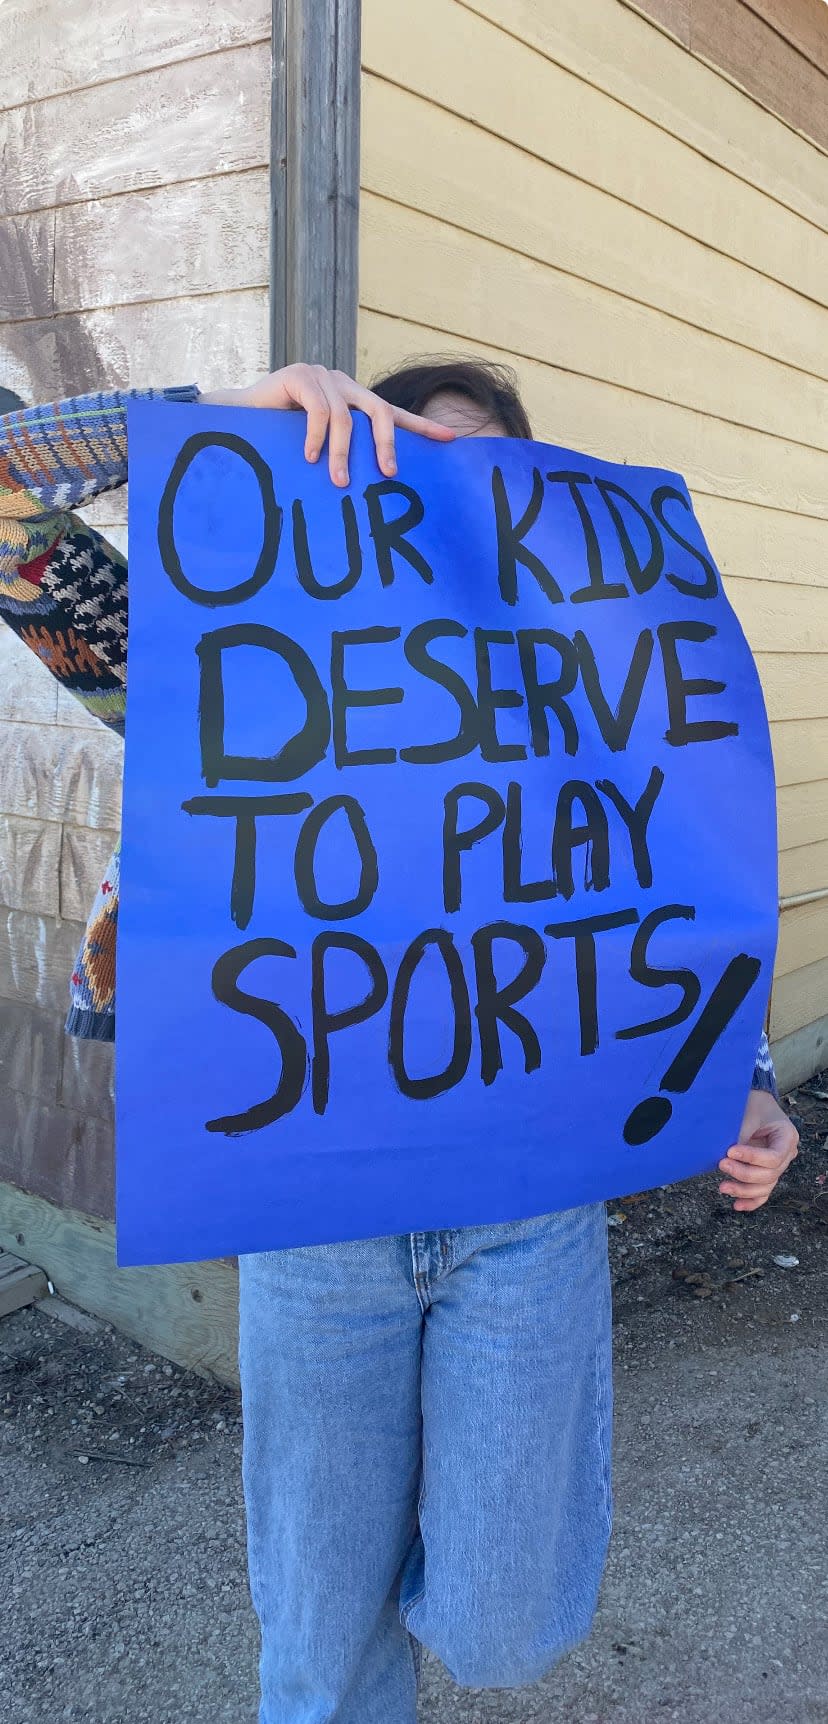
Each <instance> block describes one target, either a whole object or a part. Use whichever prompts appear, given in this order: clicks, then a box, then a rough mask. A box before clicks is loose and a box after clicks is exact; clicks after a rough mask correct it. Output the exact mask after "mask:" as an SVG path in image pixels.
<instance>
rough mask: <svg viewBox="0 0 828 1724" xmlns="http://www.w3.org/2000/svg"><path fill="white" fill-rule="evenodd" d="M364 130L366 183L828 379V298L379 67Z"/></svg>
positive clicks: (368, 94) (367, 92)
mask: <svg viewBox="0 0 828 1724" xmlns="http://www.w3.org/2000/svg"><path fill="white" fill-rule="evenodd" d="M362 134H363V149H362V184H363V187H364V188H365V189H366V190H367V191H370V192H374V193H378V194H380V195H381V196H383V197H386V198H390V199H391V200H392V201H395V202H398V203H401V204H409V205H411V204H413V205H415V206H416V208H417V209H420V210H423V211H424V212H425V213H426V214H428V215H431V216H435V217H437V218H439V219H440V220H442V221H447V222H449V223H454V224H456V225H457V226H458V227H460V228H463V229H468V230H469V231H471V232H473V233H475V234H478V235H480V236H481V237H483V238H487V239H491V240H494V241H496V243H497V244H498V245H502V246H506V247H507V248H509V249H511V250H513V251H515V252H517V253H522V254H523V255H525V256H528V257H532V258H535V259H537V260H538V261H539V262H541V263H547V264H551V265H553V266H554V267H555V268H558V269H561V270H564V271H565V272H567V273H568V274H571V275H576V276H580V277H582V278H583V279H584V280H586V281H591V282H594V283H596V284H597V285H598V286H602V287H606V288H609V289H610V290H611V291H613V292H615V293H618V294H624V295H626V296H627V297H629V298H631V299H635V300H638V301H639V302H640V303H641V304H645V305H651V306H655V307H657V308H658V309H659V310H661V311H665V312H668V313H669V314H670V315H671V316H673V317H677V318H680V319H683V320H684V321H685V322H687V323H690V324H692V325H694V326H695V327H696V328H699V329H705V330H708V331H710V332H711V333H712V334H714V335H719V336H723V337H725V338H726V339H729V340H733V341H738V342H741V343H742V344H743V345H745V346H747V347H751V348H754V349H755V350H756V351H757V352H759V353H765V354H770V355H771V356H772V357H773V358H775V359H778V360H784V361H786V362H789V363H790V364H792V365H796V366H799V367H801V368H802V369H804V370H805V371H807V372H812V373H814V374H815V375H820V376H823V377H825V376H828V311H826V310H825V309H824V307H822V306H819V305H815V304H813V302H812V301H810V300H806V299H803V298H802V296H801V295H800V294H795V293H794V292H793V291H792V290H791V289H790V288H787V287H783V286H781V285H780V283H779V282H776V281H771V280H770V279H769V278H768V277H767V276H763V275H758V274H757V273H756V272H755V271H752V272H750V273H748V272H747V271H746V270H745V266H744V265H743V264H741V263H737V262H735V261H734V260H733V259H732V258H729V257H726V256H725V255H724V253H722V252H721V251H714V250H712V249H711V247H710V246H707V245H702V244H701V243H700V242H699V241H698V240H695V239H692V238H690V237H688V235H686V234H683V233H680V232H678V230H677V229H676V228H673V227H668V226H667V225H666V224H665V223H664V222H663V221H659V220H657V219H656V217H655V216H652V215H649V214H647V213H646V212H645V211H642V210H637V209H634V208H632V207H631V206H630V205H629V204H628V203H622V202H621V201H620V199H618V198H615V197H611V196H610V195H609V193H607V192H605V191H602V190H600V189H599V188H596V187H594V186H590V185H586V184H585V183H584V182H583V181H582V180H576V179H574V178H573V176H572V175H571V174H568V173H563V172H561V170H560V169H559V168H557V167H555V166H554V165H552V164H551V163H548V162H545V161H541V160H540V159H539V157H537V156H535V155H530V154H528V153H527V151H526V150H522V149H519V148H517V147H516V146H515V145H513V144H511V143H509V142H508V141H507V140H504V139H503V138H499V137H495V136H494V135H493V134H492V133H491V132H487V131H484V130H483V129H482V128H481V127H480V126H475V125H472V124H471V123H470V122H469V121H468V120H464V119H461V118H459V117H458V116H457V115H456V114H450V113H447V112H446V110H445V109H444V108H440V107H436V106H435V105H434V103H432V102H428V101H426V100H425V99H424V98H422V97H420V96H416V95H412V94H411V93H410V92H409V91H407V90H401V89H399V88H398V86H397V85H396V84H392V83H390V82H386V81H385V80H384V79H382V78H376V77H373V76H371V75H370V74H369V75H366V77H365V78H364V80H363V97H362ZM506 187H508V195H505V188H506ZM59 225H60V224H58V232H59ZM58 249H59V240H58ZM119 263H120V259H117V260H112V261H111V262H110V264H109V268H110V269H111V270H115V269H116V267H118V265H119ZM124 297H126V296H124Z"/></svg>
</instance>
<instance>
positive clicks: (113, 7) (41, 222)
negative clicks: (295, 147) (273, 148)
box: [0, 0, 270, 1216]
mask: <svg viewBox="0 0 828 1724" xmlns="http://www.w3.org/2000/svg"><path fill="white" fill-rule="evenodd" d="M2 36H3V52H2V55H0V153H2V155H3V163H4V172H3V180H2V189H0V384H3V385H5V386H6V387H7V388H11V389H16V390H17V391H18V393H19V394H20V395H22V396H23V397H24V399H26V400H30V401H35V400H50V399H54V398H55V397H57V396H60V395H62V394H64V395H65V394H70V393H72V392H75V391H80V390H83V389H99V388H107V387H125V386H130V385H131V386H142V385H147V384H166V383H186V382H191V381H195V382H198V383H200V384H201V385H202V386H203V387H205V388H207V387H209V386H210V385H211V384H221V383H235V382H239V381H242V380H243V379H245V378H250V377H253V376H255V375H257V373H259V372H260V371H261V370H263V369H264V368H265V366H266V360H267V345H268V343H267V281H268V197H269V191H268V182H269V175H268V149H269V139H268V121H269V82H270V5H269V0H160V3H159V4H157V5H153V6H151V7H144V8H141V7H139V6H135V5H134V4H132V3H131V0H130V3H128V0H90V3H89V4H88V5H83V6H66V5H65V4H64V3H63V0H5V4H4V6H3V21H2ZM86 513H87V518H88V519H89V520H90V521H92V522H93V523H94V524H95V526H97V527H98V528H100V530H101V531H102V532H104V533H105V534H106V535H107V536H108V537H109V538H111V539H112V540H114V541H115V542H117V543H118V544H119V545H121V546H122V547H123V546H125V544H126V526H125V523H126V494H125V491H120V492H110V493H108V494H107V495H106V496H105V497H103V498H101V499H100V500H99V501H98V502H96V503H95V504H94V505H92V507H91V508H90V509H89V510H88V511H86ZM120 776H121V745H120V743H119V742H118V740H117V738H115V737H113V736H110V735H109V734H108V733H107V732H105V731H104V729H103V727H102V726H100V725H99V724H97V723H96V722H95V721H94V720H91V719H88V718H87V717H86V715H85V714H84V712H83V710H82V708H81V707H79V706H78V704H77V702H76V701H74V700H73V699H72V698H71V696H67V695H65V694H63V693H59V691H58V689H57V687H56V685H55V684H54V682H53V681H52V680H51V678H50V677H49V676H48V674H47V673H46V671H45V670H44V669H43V667H42V666H41V665H39V664H38V662H37V661H36V660H35V659H34V657H33V655H32V654H31V653H29V652H27V651H26V649H25V648H23V647H22V646H20V645H19V643H18V642H17V641H16V639H15V638H14V637H13V636H12V635H11V634H10V633H9V631H8V630H6V629H4V628H2V626H0V1179H7V1180H9V1181H11V1182H12V1183H13V1184H15V1185H17V1186H22V1187H25V1188H26V1189H27V1190H29V1191H30V1192H33V1193H37V1194H38V1195H39V1196H41V1197H43V1198H47V1199H49V1200H50V1201H51V1202H53V1203H58V1204H69V1205H71V1206H72V1207H73V1208H74V1209H76V1210H78V1211H83V1212H85V1213H86V1214H91V1215H98V1216H109V1215H111V1214H112V1049H111V1047H109V1046H102V1045H100V1044H89V1043H79V1042H76V1041H73V1040H69V1039H68V1038H66V1037H65V1036H64V1034H63V1028H62V1026H63V1019H64V1016H65V1011H66V1004H67V986H68V978H69V975H70V972H71V969H72V966H73V963H74V958H75V953H76V951H77V948H78V945H79V942H80V938H81V934H82V930H83V922H84V919H85V917H86V914H87V911H88V908H89V905H90V903H91V899H92V896H93V895H94V892H95V890H96V888H97V885H98V884H99V882H100V880H101V878H102V877H103V873H104V871H105V869H106V865H107V861H108V858H109V856H110V854H111V850H112V846H113V843H114V841H115V838H116V835H117V829H118V824H119V816H120Z"/></svg>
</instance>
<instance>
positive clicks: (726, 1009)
mask: <svg viewBox="0 0 828 1724" xmlns="http://www.w3.org/2000/svg"><path fill="white" fill-rule="evenodd" d="M761 968H762V965H761V963H760V960H759V959H758V958H749V957H748V956H747V954H746V953H745V952H741V953H740V954H739V957H738V958H733V959H732V960H731V962H730V963H729V964H728V966H727V969H726V970H725V973H724V975H723V976H722V977H721V979H720V980H719V981H718V982H717V983H716V986H715V988H714V989H713V992H712V994H711V995H710V999H709V1000H708V1002H707V1005H706V1006H705V1007H704V1008H703V1010H702V1011H701V1012H700V1013H699V1016H698V1018H697V1019H696V1022H695V1024H694V1025H693V1028H692V1030H691V1031H690V1034H689V1036H688V1037H687V1040H686V1041H685V1042H684V1043H683V1044H682V1046H681V1047H680V1048H679V1051H678V1053H677V1054H676V1057H675V1059H674V1060H673V1061H672V1063H671V1064H670V1065H669V1066H668V1067H667V1070H666V1072H665V1073H664V1076H663V1078H662V1080H661V1084H660V1086H659V1087H660V1088H661V1089H669V1090H672V1091H673V1092H674V1094H677V1095H684V1093H685V1091H686V1090H688V1089H689V1088H690V1085H691V1083H692V1082H693V1080H694V1078H697V1077H698V1075H699V1072H700V1071H701V1068H702V1066H703V1065H704V1062H705V1060H706V1059H707V1056H708V1054H709V1053H711V1052H712V1050H713V1048H714V1047H715V1046H716V1043H717V1041H718V1040H719V1037H720V1036H721V1035H723V1034H724V1031H725V1030H726V1029H727V1026H728V1024H729V1023H730V1020H731V1018H732V1017H734V1016H735V1014H736V1012H738V1010H739V1007H740V1005H741V1004H742V1001H743V1000H746V999H747V996H748V994H749V993H750V990H751V988H752V987H753V984H754V982H755V981H756V978H757V976H758V974H759V971H760V970H761ZM672 1112H673V1104H672V1102H671V1101H670V1100H669V1098H668V1097H667V1096H666V1095H648V1096H647V1097H646V1099H645V1100H644V1101H640V1102H639V1103H638V1106H637V1107H634V1108H633V1110H632V1113H631V1114H630V1116H629V1118H628V1120H627V1123H626V1125H625V1126H624V1142H625V1143H629V1144H639V1143H649V1141H650V1138H651V1137H656V1136H657V1135H658V1133H659V1132H660V1131H661V1130H662V1128H663V1127H664V1126H665V1125H666V1124H667V1121H668V1119H669V1118H670V1116H671V1114H672Z"/></svg>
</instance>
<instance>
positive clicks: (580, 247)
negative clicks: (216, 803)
mask: <svg viewBox="0 0 828 1724" xmlns="http://www.w3.org/2000/svg"><path fill="white" fill-rule="evenodd" d="M409 26H410V18H409V15H408V9H407V7H406V6H405V4H404V0H364V4H363V167H362V184H363V201H362V215H361V281H360V300H361V312H360V330H359V354H360V367H361V374H362V375H363V376H364V377H365V378H366V379H370V377H371V376H372V375H376V374H377V373H378V372H380V371H382V370H383V369H384V368H386V367H387V366H389V365H392V364H394V363H396V362H397V361H399V360H400V359H401V358H402V357H404V356H406V355H410V354H414V353H424V352H464V353H474V352H479V353H483V354H484V355H487V356H489V357H491V358H497V359H504V358H505V359H508V360H510V361H511V362H512V363H513V364H515V366H516V367H517V370H518V372H519V375H520V380H521V385H522V388H523V392H524V396H525V399H526V402H527V406H528V408H529V412H530V415H531V417H532V421H533V425H534V426H535V428H536V431H537V434H538V436H540V437H543V438H548V439H549V440H551V441H556V442H560V443H563V444H565V445H568V446H571V447H574V448H582V449H584V450H586V451H588V452H591V453H595V454H600V455H604V456H606V457H608V458H613V457H614V458H616V459H621V460H628V461H635V462H642V463H656V464H660V465H664V466H668V467H675V468H677V469H679V470H680V471H681V472H683V473H684V474H685V476H686V478H687V480H688V483H689V485H690V487H691V489H692V491H693V494H694V499H695V502H696V505H697V509H698V514H699V518H700V520H701V522H702V525H703V528H704V531H705V533H706V535H707V537H708V540H709V543H710V546H711V549H712V551H713V553H714V556H715V557H716V560H717V562H718V563H719V566H720V567H721V569H722V572H723V574H724V576H725V582H726V587H727V590H728V593H729V596H730V598H731V602H732V603H733V605H734V608H735V609H736V611H737V614H738V615H739V617H740V619H741V621H742V624H743V627H744V629H745V632H746V634H747V637H748V639H749V641H750V643H751V646H752V647H753V650H754V652H755V653H756V656H757V663H758V665H759V670H760V675H761V677H762V681H763V686H764V690H765V697H766V702H767V707H768V715H769V718H770V721H771V736H772V741H773V749H774V758H775V762H776V768H777V778H778V812H779V842H780V893H781V897H782V899H783V903H784V902H785V900H787V899H790V898H800V897H801V896H802V895H804V894H811V893H819V892H821V891H822V890H823V889H825V890H826V891H828V657H826V654H828V453H826V451H828V387H826V378H828V158H827V157H826V156H825V154H824V153H823V152H822V151H821V150H819V149H818V148H817V147H816V146H815V145H814V144H812V143H810V142H809V141H808V140H807V139H806V138H805V137H802V136H799V135H798V134H797V133H796V132H795V131H793V130H791V128H790V127H789V126H786V125H784V124H783V123H782V122H781V121H780V120H779V119H777V118H776V116H775V115H774V114H772V113H770V112H768V111H766V109H765V108H764V107H763V106H762V105H761V104H760V103H759V102H757V101H755V100H753V99H752V98H751V97H749V96H748V95H746V94H745V93H744V92H743V91H742V90H740V89H737V88H736V87H735V86H734V84H733V83H731V82H730V81H729V80H728V79H727V78H726V77H723V76H721V75H720V74H718V73H717V72H716V70H715V69H714V68H713V67H712V66H709V65H706V64H703V63H702V62H701V61H700V60H698V59H694V58H693V57H692V56H691V55H690V54H688V53H687V52H686V51H685V49H684V48H683V47H682V45H681V44H680V43H679V42H677V41H675V40H673V39H671V38H670V37H669V36H667V35H665V34H664V33H663V31H660V30H658V29H657V28H656V27H655V26H654V25H653V24H651V23H650V22H649V21H648V20H647V19H645V18H643V17H642V16H640V15H639V14H638V13H637V12H635V11H634V10H632V9H630V7H628V6H625V5H623V4H622V3H620V0H590V4H589V5H586V6H585V5H583V4H582V0H559V3H558V4H556V5H555V6H554V7H551V6H549V5H548V4H547V3H546V0H421V4H420V5H419V6H418V9H417V29H416V30H414V31H412V30H411V29H410V27H409ZM402 40H405V42H406V52H405V55H404V56H402V55H401V54H400V50H399V45H400V42H401V41H402ZM437 43H439V52H438V51H436V46H435V45H436V44H437ZM748 865H749V858H748ZM800 975H801V976H802V983H803V985H802V988H801V990H799V991H797V986H796V984H797V980H798V978H799V976H800ZM777 977H778V980H777V984H776V993H775V995H774V1003H773V1012H772V1019H771V1022H772V1029H773V1033H774V1035H775V1036H777V1037H781V1036H783V1035H789V1034H790V1033H791V1032H792V1031H794V1030H796V1029H799V1028H801V1027H803V1026H805V1025H807V1024H809V1023H811V1022H813V1021H814V1020H815V1019H817V1018H819V1017H821V1016H824V1015H826V1014H828V896H826V897H825V898H819V897H817V898H815V899H813V901H810V902H808V903H805V904H801V903H797V904H794V905H792V906H790V907H788V908H784V909H783V912H782V920H781V930H780V947H779V963H778V969H777Z"/></svg>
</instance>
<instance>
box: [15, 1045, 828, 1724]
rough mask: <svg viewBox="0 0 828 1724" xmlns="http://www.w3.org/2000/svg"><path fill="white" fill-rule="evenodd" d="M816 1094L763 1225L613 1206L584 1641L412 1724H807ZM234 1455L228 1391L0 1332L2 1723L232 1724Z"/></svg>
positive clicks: (825, 1218)
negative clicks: (603, 1458)
mask: <svg viewBox="0 0 828 1724" xmlns="http://www.w3.org/2000/svg"><path fill="white" fill-rule="evenodd" d="M826 1078H828V1074H826V1077H824V1078H823V1080H822V1081H820V1080H815V1082H814V1083H813V1084H811V1085H807V1086H804V1087H803V1088H802V1089H800V1090H799V1091H798V1092H797V1093H796V1094H795V1096H794V1097H793V1098H792V1101H791V1105H792V1109H793V1112H794V1113H795V1115H796V1116H797V1123H798V1124H799V1126H800V1130H801V1131H802V1137H803V1148H802V1152H801V1154H800V1157H799V1159H798V1161H797V1162H796V1163H795V1165H794V1168H793V1169H792V1170H791V1174H790V1175H789V1177H788V1179H787V1180H786V1182H785V1185H784V1188H783V1189H782V1191H781V1192H780V1193H778V1194H777V1196H776V1197H775V1199H774V1201H773V1202H772V1203H771V1204H770V1205H768V1207H767V1208H766V1209H765V1210H761V1211H759V1212H758V1213H757V1214H756V1215H754V1216H735V1215H733V1214H732V1212H731V1210H730V1206H729V1205H728V1204H727V1203H725V1202H723V1201H722V1200H721V1199H719V1198H718V1196H717V1194H716V1190H715V1183H714V1182H713V1181H710V1180H697V1181H693V1182H692V1183H691V1184H689V1185H687V1186H682V1187H673V1188H670V1189H667V1190H664V1191H658V1192H654V1193H648V1194H645V1196H644V1197H638V1198H635V1199H628V1200H625V1201H623V1202H621V1203H617V1204H613V1205H611V1219H612V1220H613V1223H614V1225H613V1227H612V1232H611V1241H612V1253H613V1260H614V1273H615V1286H616V1379H617V1402H618V1411H617V1429H616V1504H617V1519H616V1533H615V1536H614V1539H613V1546H612V1551H611V1556H610V1562H609V1566H608V1570H607V1575H606V1580H605V1584H604V1588H603V1592H602V1601H601V1607H600V1610H599V1615H598V1619H597V1622H596V1626H595V1630H594V1632H593V1635H592V1637H591V1639H590V1641H589V1642H588V1644H587V1645H586V1646H585V1647H583V1648H581V1649H579V1650H577V1651H576V1652H575V1653H573V1654H571V1655H570V1656H569V1658H568V1659H566V1660H565V1661H564V1663H563V1664H562V1665H561V1666H560V1667H559V1668H558V1669H557V1670H556V1671H555V1672H553V1674H552V1675H551V1676H550V1677H548V1678H547V1679H546V1680H545V1681H544V1682H542V1683H540V1684H538V1685H537V1686H536V1687H533V1688H531V1689H524V1690H521V1691H519V1692H512V1693H509V1692H505V1691H503V1692H494V1693H486V1694H469V1693H461V1692H460V1691H459V1690H458V1689H457V1688H455V1687H454V1685H453V1684H452V1683H451V1682H450V1681H449V1679H448V1678H447V1677H446V1675H445V1673H444V1672H443V1671H442V1670H441V1669H440V1668H439V1667H438V1666H437V1665H436V1664H434V1663H429V1664H428V1665H427V1669H426V1679H425V1683H424V1691H423V1698H422V1709H421V1721H422V1724H532V1721H534V1720H538V1721H543V1724H557V1721H558V1720H568V1721H569V1720H571V1721H572V1724H576V1721H577V1724H655V1721H659V1724H660V1721H664V1724H674V1721H675V1724H679V1721H681V1724H719V1721H721V1724H771V1720H773V1724H780V1721H783V1724H828V1633H827V1632H826V1626H825V1624H826V1620H828V1563H826V1558H825V1539H824V1525H825V1512H824V1504H825V1490H826V1469H825V1459H826V1434H827V1433H826V1409H827V1408H828V1306H826V1303H825V1288H826V1276H828V1182H826V1175H828V1081H826ZM820 1091H822V1094H820ZM779 1257H783V1258H787V1259H790V1258H792V1257H793V1258H796V1259H797V1260H798V1261H797V1262H796V1264H790V1266H789V1267H783V1266H781V1265H780V1264H778V1263H777V1262H775V1261H774V1259H775V1258H779ZM240 1438H241V1426H240V1418H239V1408H238V1400H237V1397H236V1396H235V1394H234V1393H233V1392H232V1391H230V1390H227V1389H224V1388H220V1387H218V1386H216V1385H214V1384H212V1383H209V1382H206V1381H205V1380H203V1379H202V1378H200V1377H196V1376H194V1375H193V1374H191V1373H188V1372H184V1371H181V1370H179V1369H178V1368H177V1367H175V1366H172V1365H168V1364H165V1363H164V1362H163V1361H162V1360H160V1359H158V1358H156V1357H154V1356H152V1355H150V1354H148V1353H146V1352H144V1351H143V1350H142V1349H141V1348H139V1347H137V1346H136V1345H135V1344H133V1343H131V1342H129V1341H127V1340H125V1339H124V1338H123V1337H122V1336H119V1335H117V1334H115V1333H114V1332H113V1331H112V1330H111V1329H110V1328H108V1327H106V1326H104V1325H102V1324H100V1323H98V1322H96V1321H94V1320H93V1319H90V1318H86V1317H84V1316H83V1315H82V1314H80V1313H76V1312H74V1311H73V1310H72V1309H71V1308H67V1307H61V1302H60V1301H54V1302H52V1301H50V1302H48V1304H45V1305H43V1306H40V1307H32V1308H30V1309H28V1310H26V1311H22V1312H18V1313H16V1314H15V1315H14V1316H12V1317H9V1318H6V1319H5V1320H4V1321H3V1323H2V1325H0V1465H2V1483H3V1490H2V1499H1V1500H0V1538H2V1549H3V1553H4V1555H3V1581H4V1586H3V1597H4V1604H5V1607H6V1608H5V1612H4V1616H5V1622H4V1630H3V1634H2V1643H1V1644H0V1693H2V1696H3V1702H2V1708H0V1711H2V1718H3V1724H46V1720H49V1721H50V1724H53V1721H54V1724H58V1721H66V1724H81V1721H83V1724H254V1720H255V1716H256V1658H257V1635H256V1628H255V1622H254V1619H253V1616H252V1612H251V1609H250V1604H249V1599H248V1596H247V1588H246V1581H245V1570H244V1533H243V1515H242V1503H241V1493H240V1488H239V1478H238V1456H239V1446H240Z"/></svg>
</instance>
